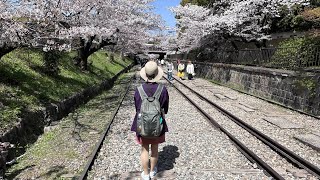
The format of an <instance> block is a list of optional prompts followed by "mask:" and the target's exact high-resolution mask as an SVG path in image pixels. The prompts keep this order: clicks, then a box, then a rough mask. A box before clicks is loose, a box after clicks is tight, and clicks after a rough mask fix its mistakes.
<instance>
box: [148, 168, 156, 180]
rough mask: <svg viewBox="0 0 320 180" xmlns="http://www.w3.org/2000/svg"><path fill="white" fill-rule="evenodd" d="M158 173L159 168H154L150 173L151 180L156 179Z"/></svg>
mask: <svg viewBox="0 0 320 180" xmlns="http://www.w3.org/2000/svg"><path fill="white" fill-rule="evenodd" d="M157 172H158V168H157V167H154V168H153V171H151V172H150V178H151V179H152V178H154V177H155V176H156V175H157Z"/></svg>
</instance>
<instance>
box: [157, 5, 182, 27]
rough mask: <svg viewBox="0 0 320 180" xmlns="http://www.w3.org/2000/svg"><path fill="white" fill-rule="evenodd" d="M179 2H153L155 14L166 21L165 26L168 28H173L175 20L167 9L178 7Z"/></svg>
mask: <svg viewBox="0 0 320 180" xmlns="http://www.w3.org/2000/svg"><path fill="white" fill-rule="evenodd" d="M179 3H180V0H156V1H155V2H153V5H154V6H155V13H157V14H160V15H161V16H162V18H163V19H164V20H165V21H166V25H167V26H170V27H175V25H176V20H175V18H174V14H173V13H171V11H170V10H169V9H168V8H169V7H174V6H177V5H179Z"/></svg>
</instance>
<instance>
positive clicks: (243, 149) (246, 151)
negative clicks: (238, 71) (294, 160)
mask: <svg viewBox="0 0 320 180" xmlns="http://www.w3.org/2000/svg"><path fill="white" fill-rule="evenodd" d="M165 79H166V80H167V81H168V82H169V83H170V84H171V85H172V86H173V87H174V88H175V89H176V90H177V91H178V92H179V93H180V94H181V95H182V96H183V97H185V98H186V99H187V100H188V101H189V102H190V103H191V104H192V105H193V106H194V107H196V108H197V110H198V111H199V112H201V113H202V115H203V116H204V117H206V118H207V119H208V120H209V121H210V123H211V124H212V125H213V126H214V127H216V128H218V129H219V130H220V131H222V132H223V133H224V134H226V135H227V136H228V137H229V138H230V140H231V141H232V142H233V143H234V144H235V145H236V147H237V149H239V150H240V151H241V152H242V153H243V154H244V156H246V157H247V159H248V160H249V161H251V162H252V163H256V164H257V165H258V167H259V168H260V169H262V170H264V171H265V173H266V174H267V175H268V176H272V177H273V178H275V179H279V180H284V178H283V177H282V176H281V175H280V174H278V173H277V172H276V171H275V170H274V169H273V168H271V167H270V166H269V165H268V164H267V163H265V162H264V161H263V160H262V159H260V158H259V157H258V156H257V155H256V154H255V153H254V152H252V151H251V150H250V149H249V148H247V147H246V146H245V145H244V144H243V143H241V142H240V141H239V140H238V139H237V138H236V137H234V136H233V135H232V134H231V133H229V132H228V131H227V130H226V129H225V128H223V127H222V126H221V125H220V124H218V123H217V122H216V121H215V120H214V119H213V118H212V117H211V116H210V115H209V114H208V113H206V112H205V111H204V110H202V109H201V108H200V107H199V106H198V105H197V104H196V103H195V102H194V101H192V100H191V99H190V98H189V97H188V96H187V95H186V94H184V93H183V92H182V91H181V90H180V89H178V88H177V87H176V86H175V85H174V84H173V83H171V82H170V81H169V80H168V79H167V78H165Z"/></svg>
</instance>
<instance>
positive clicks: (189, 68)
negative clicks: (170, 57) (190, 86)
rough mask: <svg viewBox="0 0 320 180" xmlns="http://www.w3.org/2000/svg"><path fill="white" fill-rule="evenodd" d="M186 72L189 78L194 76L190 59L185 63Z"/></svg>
mask: <svg viewBox="0 0 320 180" xmlns="http://www.w3.org/2000/svg"><path fill="white" fill-rule="evenodd" d="M187 74H188V79H189V80H191V79H192V78H193V76H194V66H193V64H192V62H191V61H188V65H187Z"/></svg>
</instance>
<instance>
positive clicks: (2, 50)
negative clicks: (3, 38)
mask: <svg viewBox="0 0 320 180" xmlns="http://www.w3.org/2000/svg"><path fill="white" fill-rule="evenodd" d="M15 49H16V47H13V46H7V45H4V46H3V47H1V48H0V59H1V58H2V56H4V55H6V54H8V53H9V52H11V51H13V50H15Z"/></svg>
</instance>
